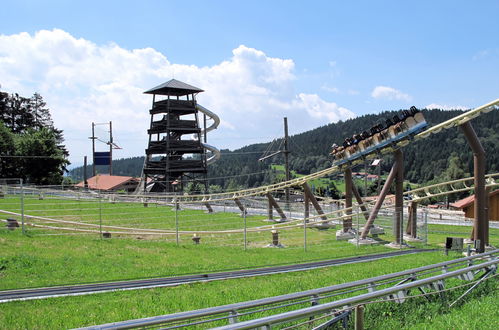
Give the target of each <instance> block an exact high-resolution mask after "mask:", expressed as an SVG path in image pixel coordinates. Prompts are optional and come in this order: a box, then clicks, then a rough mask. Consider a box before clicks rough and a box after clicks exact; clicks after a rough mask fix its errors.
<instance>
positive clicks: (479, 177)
mask: <svg viewBox="0 0 499 330" xmlns="http://www.w3.org/2000/svg"><path fill="white" fill-rule="evenodd" d="M459 127H460V128H461V130H462V132H463V133H464V136H465V138H466V141H467V142H468V144H469V146H470V148H471V150H472V151H473V161H474V176H475V180H474V185H475V187H474V188H475V205H474V208H475V214H474V216H475V221H474V223H473V240H475V241H476V240H480V245H479V247H478V250H479V251H477V252H480V253H481V252H484V251H485V245H486V244H487V243H488V241H489V237H488V227H489V219H488V218H487V211H486V208H487V201H486V199H487V196H486V195H485V150H484V149H483V147H482V144H481V143H480V140H479V139H478V136H477V135H476V133H475V130H474V129H473V126H471V123H470V122H469V121H468V122H466V123H464V124H462V125H460V126H459Z"/></svg>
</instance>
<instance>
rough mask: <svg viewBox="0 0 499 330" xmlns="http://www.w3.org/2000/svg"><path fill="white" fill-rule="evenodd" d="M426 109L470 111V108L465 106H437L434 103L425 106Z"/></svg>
mask: <svg viewBox="0 0 499 330" xmlns="http://www.w3.org/2000/svg"><path fill="white" fill-rule="evenodd" d="M425 108H426V109H440V110H468V109H470V107H465V106H463V105H447V104H437V103H432V104H428V105H427V106H425Z"/></svg>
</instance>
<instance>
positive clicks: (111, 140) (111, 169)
mask: <svg viewBox="0 0 499 330" xmlns="http://www.w3.org/2000/svg"><path fill="white" fill-rule="evenodd" d="M109 175H113V122H112V121H110V122H109Z"/></svg>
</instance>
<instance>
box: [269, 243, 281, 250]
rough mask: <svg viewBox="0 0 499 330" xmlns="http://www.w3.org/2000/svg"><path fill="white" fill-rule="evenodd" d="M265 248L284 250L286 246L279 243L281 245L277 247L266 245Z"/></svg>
mask: <svg viewBox="0 0 499 330" xmlns="http://www.w3.org/2000/svg"><path fill="white" fill-rule="evenodd" d="M265 247H268V248H278V249H283V248H284V247H285V246H284V245H282V244H280V243H279V244H277V245H274V244H268V245H266V246H265Z"/></svg>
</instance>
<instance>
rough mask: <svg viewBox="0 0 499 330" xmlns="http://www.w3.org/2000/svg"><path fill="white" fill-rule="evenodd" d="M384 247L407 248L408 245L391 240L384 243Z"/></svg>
mask: <svg viewBox="0 0 499 330" xmlns="http://www.w3.org/2000/svg"><path fill="white" fill-rule="evenodd" d="M385 246H386V247H389V248H391V249H399V250H400V249H408V248H409V245H407V244H404V243H402V244H399V243H396V242H391V243H388V244H385Z"/></svg>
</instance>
